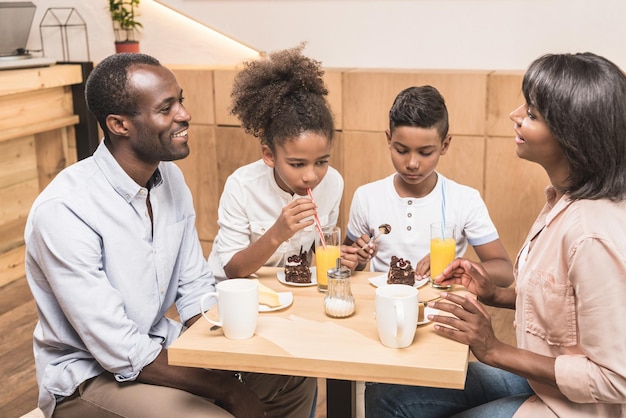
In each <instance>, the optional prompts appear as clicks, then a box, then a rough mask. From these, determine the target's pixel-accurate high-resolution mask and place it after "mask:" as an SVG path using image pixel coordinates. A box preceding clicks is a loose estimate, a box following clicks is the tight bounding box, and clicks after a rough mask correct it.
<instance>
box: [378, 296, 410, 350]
mask: <svg viewBox="0 0 626 418" xmlns="http://www.w3.org/2000/svg"><path fill="white" fill-rule="evenodd" d="M376 325H377V327H378V336H379V338H380V341H381V342H382V343H383V344H384V345H386V346H387V347H391V348H404V347H408V346H410V345H411V344H412V343H413V338H414V337H415V328H416V327H417V289H416V288H414V287H413V286H407V285H405V284H389V285H386V286H381V287H378V288H376Z"/></svg>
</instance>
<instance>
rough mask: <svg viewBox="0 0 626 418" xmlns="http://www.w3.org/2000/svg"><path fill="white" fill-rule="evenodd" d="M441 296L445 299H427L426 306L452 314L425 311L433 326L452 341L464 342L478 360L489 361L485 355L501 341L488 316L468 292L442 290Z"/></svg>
mask: <svg viewBox="0 0 626 418" xmlns="http://www.w3.org/2000/svg"><path fill="white" fill-rule="evenodd" d="M441 297H442V300H446V302H444V301H442V300H440V301H437V302H430V303H429V304H428V306H429V307H433V308H435V309H438V310H439V311H444V312H449V313H451V314H453V315H454V316H446V315H429V318H430V320H431V321H433V322H435V330H437V331H438V332H440V333H441V334H443V335H445V336H446V337H449V338H451V339H453V340H455V341H458V342H460V343H463V344H467V345H468V346H469V347H470V350H472V353H474V355H475V356H476V358H477V359H478V360H480V361H482V362H483V363H486V364H489V358H490V357H492V356H493V353H494V352H495V350H497V349H498V347H500V346H501V345H503V343H502V342H501V341H499V340H498V339H497V338H496V336H495V334H494V331H493V326H492V325H491V316H490V315H489V314H488V313H487V311H486V310H485V308H484V307H483V306H482V305H481V304H480V302H478V301H477V300H476V299H474V298H473V297H472V296H471V295H466V296H461V295H455V294H453V293H447V292H442V293H441ZM447 301H450V302H452V303H450V302H447ZM443 325H445V326H443Z"/></svg>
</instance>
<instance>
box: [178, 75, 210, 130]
mask: <svg viewBox="0 0 626 418" xmlns="http://www.w3.org/2000/svg"><path fill="white" fill-rule="evenodd" d="M172 71H173V72H174V75H175V76H176V80H177V81H178V84H179V85H180V87H181V88H182V89H183V97H184V98H185V101H184V104H185V107H186V108H187V110H188V111H189V113H190V114H191V123H193V124H196V123H198V124H208V125H212V124H214V123H215V105H214V102H213V71H211V70H208V69H204V68H198V69H183V68H178V67H173V69H172Z"/></svg>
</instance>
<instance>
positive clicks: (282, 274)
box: [276, 266, 317, 287]
mask: <svg viewBox="0 0 626 418" xmlns="http://www.w3.org/2000/svg"><path fill="white" fill-rule="evenodd" d="M309 270H311V283H293V282H288V281H287V280H285V269H284V268H281V269H280V270H278V271H277V272H276V277H278V281H279V282H281V283H282V284H286V285H287V286H299V287H306V286H315V285H317V276H316V275H315V266H313V267H309Z"/></svg>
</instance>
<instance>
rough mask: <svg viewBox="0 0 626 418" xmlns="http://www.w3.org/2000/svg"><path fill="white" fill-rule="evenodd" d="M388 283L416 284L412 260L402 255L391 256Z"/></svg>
mask: <svg viewBox="0 0 626 418" xmlns="http://www.w3.org/2000/svg"><path fill="white" fill-rule="evenodd" d="M387 284H407V285H409V286H413V285H414V284H415V270H413V267H411V261H410V260H405V259H403V258H402V257H396V256H395V255H392V256H391V262H390V263H389V273H388V274H387Z"/></svg>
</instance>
